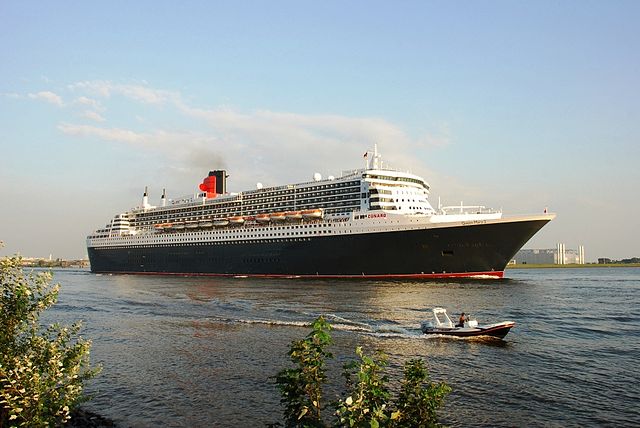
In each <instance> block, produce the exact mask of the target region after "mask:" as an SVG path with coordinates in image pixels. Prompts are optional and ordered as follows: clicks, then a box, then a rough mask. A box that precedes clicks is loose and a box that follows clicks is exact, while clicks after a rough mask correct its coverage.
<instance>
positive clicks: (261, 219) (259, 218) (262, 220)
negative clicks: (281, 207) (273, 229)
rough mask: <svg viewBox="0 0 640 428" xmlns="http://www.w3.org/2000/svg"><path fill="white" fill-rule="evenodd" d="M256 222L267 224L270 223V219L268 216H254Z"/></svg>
mask: <svg viewBox="0 0 640 428" xmlns="http://www.w3.org/2000/svg"><path fill="white" fill-rule="evenodd" d="M256 221H257V222H259V223H267V222H269V221H271V217H269V214H258V215H257V216H256Z"/></svg>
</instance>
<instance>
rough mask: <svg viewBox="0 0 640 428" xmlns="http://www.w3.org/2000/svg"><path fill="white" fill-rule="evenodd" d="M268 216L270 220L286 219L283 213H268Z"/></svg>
mask: <svg viewBox="0 0 640 428" xmlns="http://www.w3.org/2000/svg"><path fill="white" fill-rule="evenodd" d="M269 218H270V219H271V221H284V220H285V219H286V216H285V215H284V213H272V214H271V215H269Z"/></svg>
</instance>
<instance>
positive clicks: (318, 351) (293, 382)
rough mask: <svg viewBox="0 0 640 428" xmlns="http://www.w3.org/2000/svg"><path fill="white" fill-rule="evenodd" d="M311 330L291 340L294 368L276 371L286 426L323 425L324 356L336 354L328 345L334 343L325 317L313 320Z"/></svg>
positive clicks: (330, 356) (290, 355)
mask: <svg viewBox="0 0 640 428" xmlns="http://www.w3.org/2000/svg"><path fill="white" fill-rule="evenodd" d="M311 328H312V331H311V333H309V335H307V337H306V338H304V339H302V340H296V341H294V342H293V343H292V344H291V348H290V350H289V357H290V358H291V361H292V362H293V363H294V364H295V366H296V367H295V368H292V369H284V370H281V371H280V372H279V373H278V374H277V375H276V384H277V385H278V388H279V389H280V393H281V395H282V399H281V400H280V402H281V403H282V404H283V405H284V407H285V409H284V419H285V425H286V426H287V427H322V426H324V423H323V422H322V416H321V411H322V404H321V399H322V384H323V383H324V382H325V380H326V374H325V360H326V358H332V357H333V355H332V354H331V353H330V352H327V351H326V350H325V348H326V347H327V346H328V345H330V344H331V342H332V340H331V336H330V335H329V331H330V330H331V325H330V324H329V323H328V322H327V321H325V319H324V318H323V317H319V318H318V319H316V320H315V321H314V322H313V323H312V324H311Z"/></svg>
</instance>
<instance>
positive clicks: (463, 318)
mask: <svg viewBox="0 0 640 428" xmlns="http://www.w3.org/2000/svg"><path fill="white" fill-rule="evenodd" d="M467 319H468V318H467V317H466V316H465V315H464V312H463V313H461V314H460V318H459V319H458V324H456V327H464V322H465V321H467Z"/></svg>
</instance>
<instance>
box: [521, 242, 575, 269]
mask: <svg viewBox="0 0 640 428" xmlns="http://www.w3.org/2000/svg"><path fill="white" fill-rule="evenodd" d="M514 260H515V263H517V264H535V265H544V264H546V265H551V264H556V265H566V264H579V265H583V264H585V261H584V246H583V245H579V246H578V249H577V250H572V249H569V250H567V248H566V246H565V244H562V243H559V244H557V245H556V248H548V249H527V250H520V251H518V253H517V254H516V256H515V258H514Z"/></svg>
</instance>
